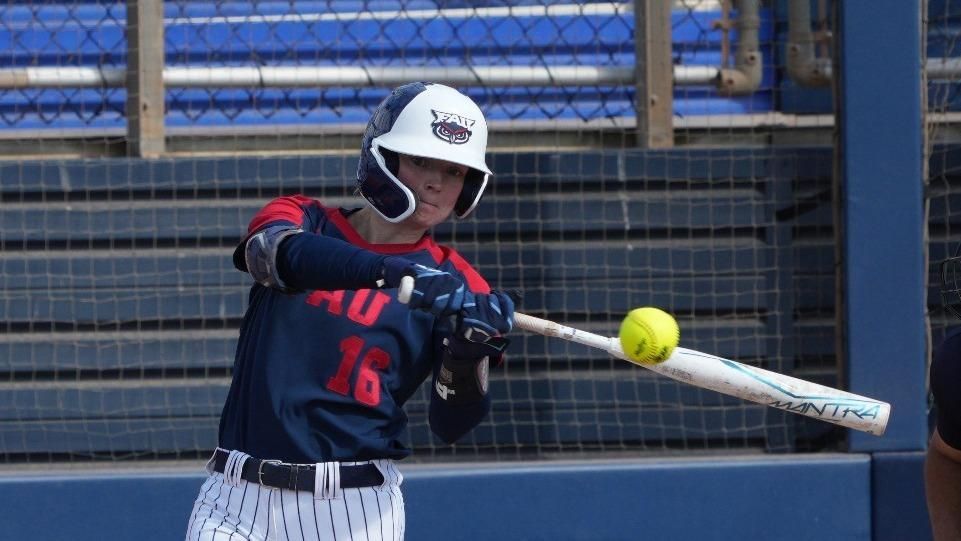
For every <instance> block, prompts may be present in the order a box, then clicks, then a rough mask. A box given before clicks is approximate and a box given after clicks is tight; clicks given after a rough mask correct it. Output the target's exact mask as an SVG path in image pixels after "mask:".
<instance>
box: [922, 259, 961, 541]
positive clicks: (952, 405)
mask: <svg viewBox="0 0 961 541" xmlns="http://www.w3.org/2000/svg"><path fill="white" fill-rule="evenodd" d="M941 296H942V298H943V299H944V304H945V307H946V308H947V309H948V311H950V312H952V313H953V314H954V315H955V316H958V317H961V247H959V249H958V254H955V256H954V257H949V258H947V259H945V260H944V261H943V262H942V263H941ZM929 378H930V387H931V393H932V395H933V396H934V404H935V407H936V409H937V424H936V426H935V429H934V433H933V434H932V435H931V441H930V443H929V444H928V452H927V456H926V458H925V463H924V478H925V492H926V496H927V502H928V513H929V516H930V519H931V530H932V533H933V534H934V539H935V541H947V540H949V539H950V540H955V541H956V540H958V539H961V512H959V510H961V329H955V330H953V331H952V332H950V333H948V335H947V336H946V337H945V339H944V340H943V341H942V342H941V344H940V345H939V346H938V348H937V349H936V350H935V353H934V358H933V360H932V362H931V373H930V376H929Z"/></svg>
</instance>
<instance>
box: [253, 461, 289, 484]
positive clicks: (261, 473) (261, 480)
mask: <svg viewBox="0 0 961 541" xmlns="http://www.w3.org/2000/svg"><path fill="white" fill-rule="evenodd" d="M264 464H283V461H280V460H261V461H260V464H258V465H257V483H258V484H260V486H265V487H269V486H270V485H265V484H264ZM271 488H272V487H271Z"/></svg>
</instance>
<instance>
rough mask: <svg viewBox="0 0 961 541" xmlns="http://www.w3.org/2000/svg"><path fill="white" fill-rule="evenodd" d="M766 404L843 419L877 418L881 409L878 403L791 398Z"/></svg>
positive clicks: (803, 413)
mask: <svg viewBox="0 0 961 541" xmlns="http://www.w3.org/2000/svg"><path fill="white" fill-rule="evenodd" d="M767 405H768V406H771V407H772V408H778V409H782V410H785V411H793V412H795V413H800V414H801V415H816V416H817V417H827V418H831V419H845V418H847V417H857V418H858V419H877V418H878V414H879V413H880V411H881V405H880V404H852V403H850V402H808V401H799V402H794V401H791V400H787V401H780V400H775V401H773V402H770V403H768V404H767Z"/></svg>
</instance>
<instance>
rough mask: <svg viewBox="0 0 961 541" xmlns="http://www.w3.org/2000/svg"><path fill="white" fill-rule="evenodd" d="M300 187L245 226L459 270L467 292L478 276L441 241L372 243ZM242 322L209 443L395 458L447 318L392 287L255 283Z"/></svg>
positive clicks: (479, 282)
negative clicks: (416, 306)
mask: <svg viewBox="0 0 961 541" xmlns="http://www.w3.org/2000/svg"><path fill="white" fill-rule="evenodd" d="M350 212H351V211H346V210H343V209H331V208H326V207H324V206H322V205H321V204H320V203H319V202H317V201H315V200H313V199H309V198H306V197H303V196H292V197H283V198H279V199H276V200H274V201H272V202H271V203H270V204H268V205H267V206H266V207H264V209H263V210H262V211H261V212H260V213H258V215H257V216H255V217H254V219H253V220H252V221H251V224H250V228H249V230H248V235H250V234H253V233H256V232H257V231H259V230H260V229H262V228H264V227H267V226H274V225H277V224H287V225H290V226H291V227H297V228H301V229H303V230H304V231H305V233H304V234H312V233H313V234H318V235H325V236H328V237H332V238H337V239H341V240H344V241H346V242H349V243H351V244H353V245H355V246H359V247H361V248H364V249H367V250H370V251H373V252H377V253H381V254H389V255H401V256H404V257H406V258H408V259H410V260H411V261H414V262H416V263H421V264H423V265H427V266H432V267H435V268H439V269H443V270H446V271H448V272H451V273H453V274H455V275H457V276H460V277H461V278H462V279H463V280H464V282H465V284H467V286H468V287H469V288H470V289H471V290H472V291H474V292H476V293H488V292H489V291H490V288H489V286H488V285H487V283H486V282H485V281H484V279H483V278H482V277H481V276H480V275H479V274H478V273H477V272H476V271H475V270H474V269H473V268H472V267H471V266H470V265H469V264H468V263H467V262H466V261H465V260H464V259H463V258H461V257H460V255H459V254H457V253H456V252H455V251H453V250H452V249H450V248H447V247H444V246H440V245H438V244H436V243H435V242H434V241H433V239H431V238H430V237H429V236H425V237H424V238H422V239H421V240H420V241H419V242H417V243H416V244H410V245H399V244H389V245H372V244H369V243H367V242H366V241H365V240H364V239H363V238H362V237H360V235H359V234H358V233H357V232H356V231H355V230H354V229H353V227H352V226H351V225H350V223H349V222H348V220H347V216H348V215H349V214H350ZM249 300H250V307H249V308H248V310H247V314H246V315H245V317H244V321H243V323H242V326H241V333H240V341H239V343H238V347H237V354H236V358H235V361H234V376H233V382H232V383H231V386H230V391H229V393H228V396H227V400H226V403H225V405H224V410H223V414H222V416H221V422H220V446H221V447H223V448H225V449H237V450H242V451H244V452H246V453H248V454H250V455H252V456H254V457H258V458H262V459H274V458H276V459H281V460H284V461H286V462H294V463H306V464H310V463H315V462H322V461H350V460H370V459H379V458H392V459H399V458H403V457H406V456H407V455H409V454H410V451H409V450H408V449H407V448H405V447H404V445H403V444H402V443H401V438H402V437H403V432H404V430H405V428H406V425H407V416H406V414H405V413H404V411H403V405H404V403H405V402H406V401H407V400H408V399H409V398H410V397H411V396H412V395H413V393H414V392H415V391H416V390H417V388H418V387H419V386H420V385H421V383H423V382H424V380H425V379H427V378H430V377H431V375H432V371H433V369H434V365H435V363H439V362H440V359H441V356H440V354H439V347H440V345H439V343H440V339H441V338H442V337H443V336H444V335H445V333H449V332H450V329H449V323H448V322H447V321H446V320H445V321H440V320H436V319H435V318H434V317H433V316H432V315H430V314H428V313H425V312H421V311H417V310H411V309H409V308H408V307H407V306H405V305H404V304H402V303H400V302H398V301H397V290H396V289H380V290H372V289H358V290H334V291H326V290H315V291H303V292H293V293H290V292H286V293H285V292H283V291H280V290H278V289H274V288H269V287H264V286H263V285H260V284H254V285H253V286H252V288H251V292H250V297H249Z"/></svg>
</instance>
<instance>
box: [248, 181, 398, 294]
mask: <svg viewBox="0 0 961 541" xmlns="http://www.w3.org/2000/svg"><path fill="white" fill-rule="evenodd" d="M323 210H324V209H323V207H322V206H321V205H320V203H319V202H317V201H315V200H312V199H309V198H307V197H304V196H300V195H297V196H287V197H280V198H277V199H274V200H273V201H271V202H269V203H267V205H266V206H264V208H263V209H261V210H260V212H258V213H257V215H256V216H254V218H253V220H251V222H250V225H249V226H248V228H247V236H246V238H245V239H244V240H243V242H241V243H240V245H238V246H237V249H236V250H234V266H236V267H237V268H238V269H240V270H242V271H244V272H248V273H250V275H251V276H253V278H254V279H255V280H256V281H257V282H258V283H260V284H262V285H264V286H266V287H272V288H275V289H279V290H281V291H284V292H288V293H292V292H297V291H306V290H317V289H320V290H338V289H368V288H375V287H377V281H378V280H379V279H380V278H381V276H382V273H383V267H384V259H385V258H386V257H387V256H384V255H381V254H377V253H374V252H371V251H368V250H365V249H363V248H360V247H357V246H354V245H353V244H350V243H348V242H346V241H343V240H340V239H336V238H332V237H327V236H324V235H319V234H316V233H313V231H315V230H316V229H317V225H318V221H319V220H321V219H323V218H322V216H323Z"/></svg>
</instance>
